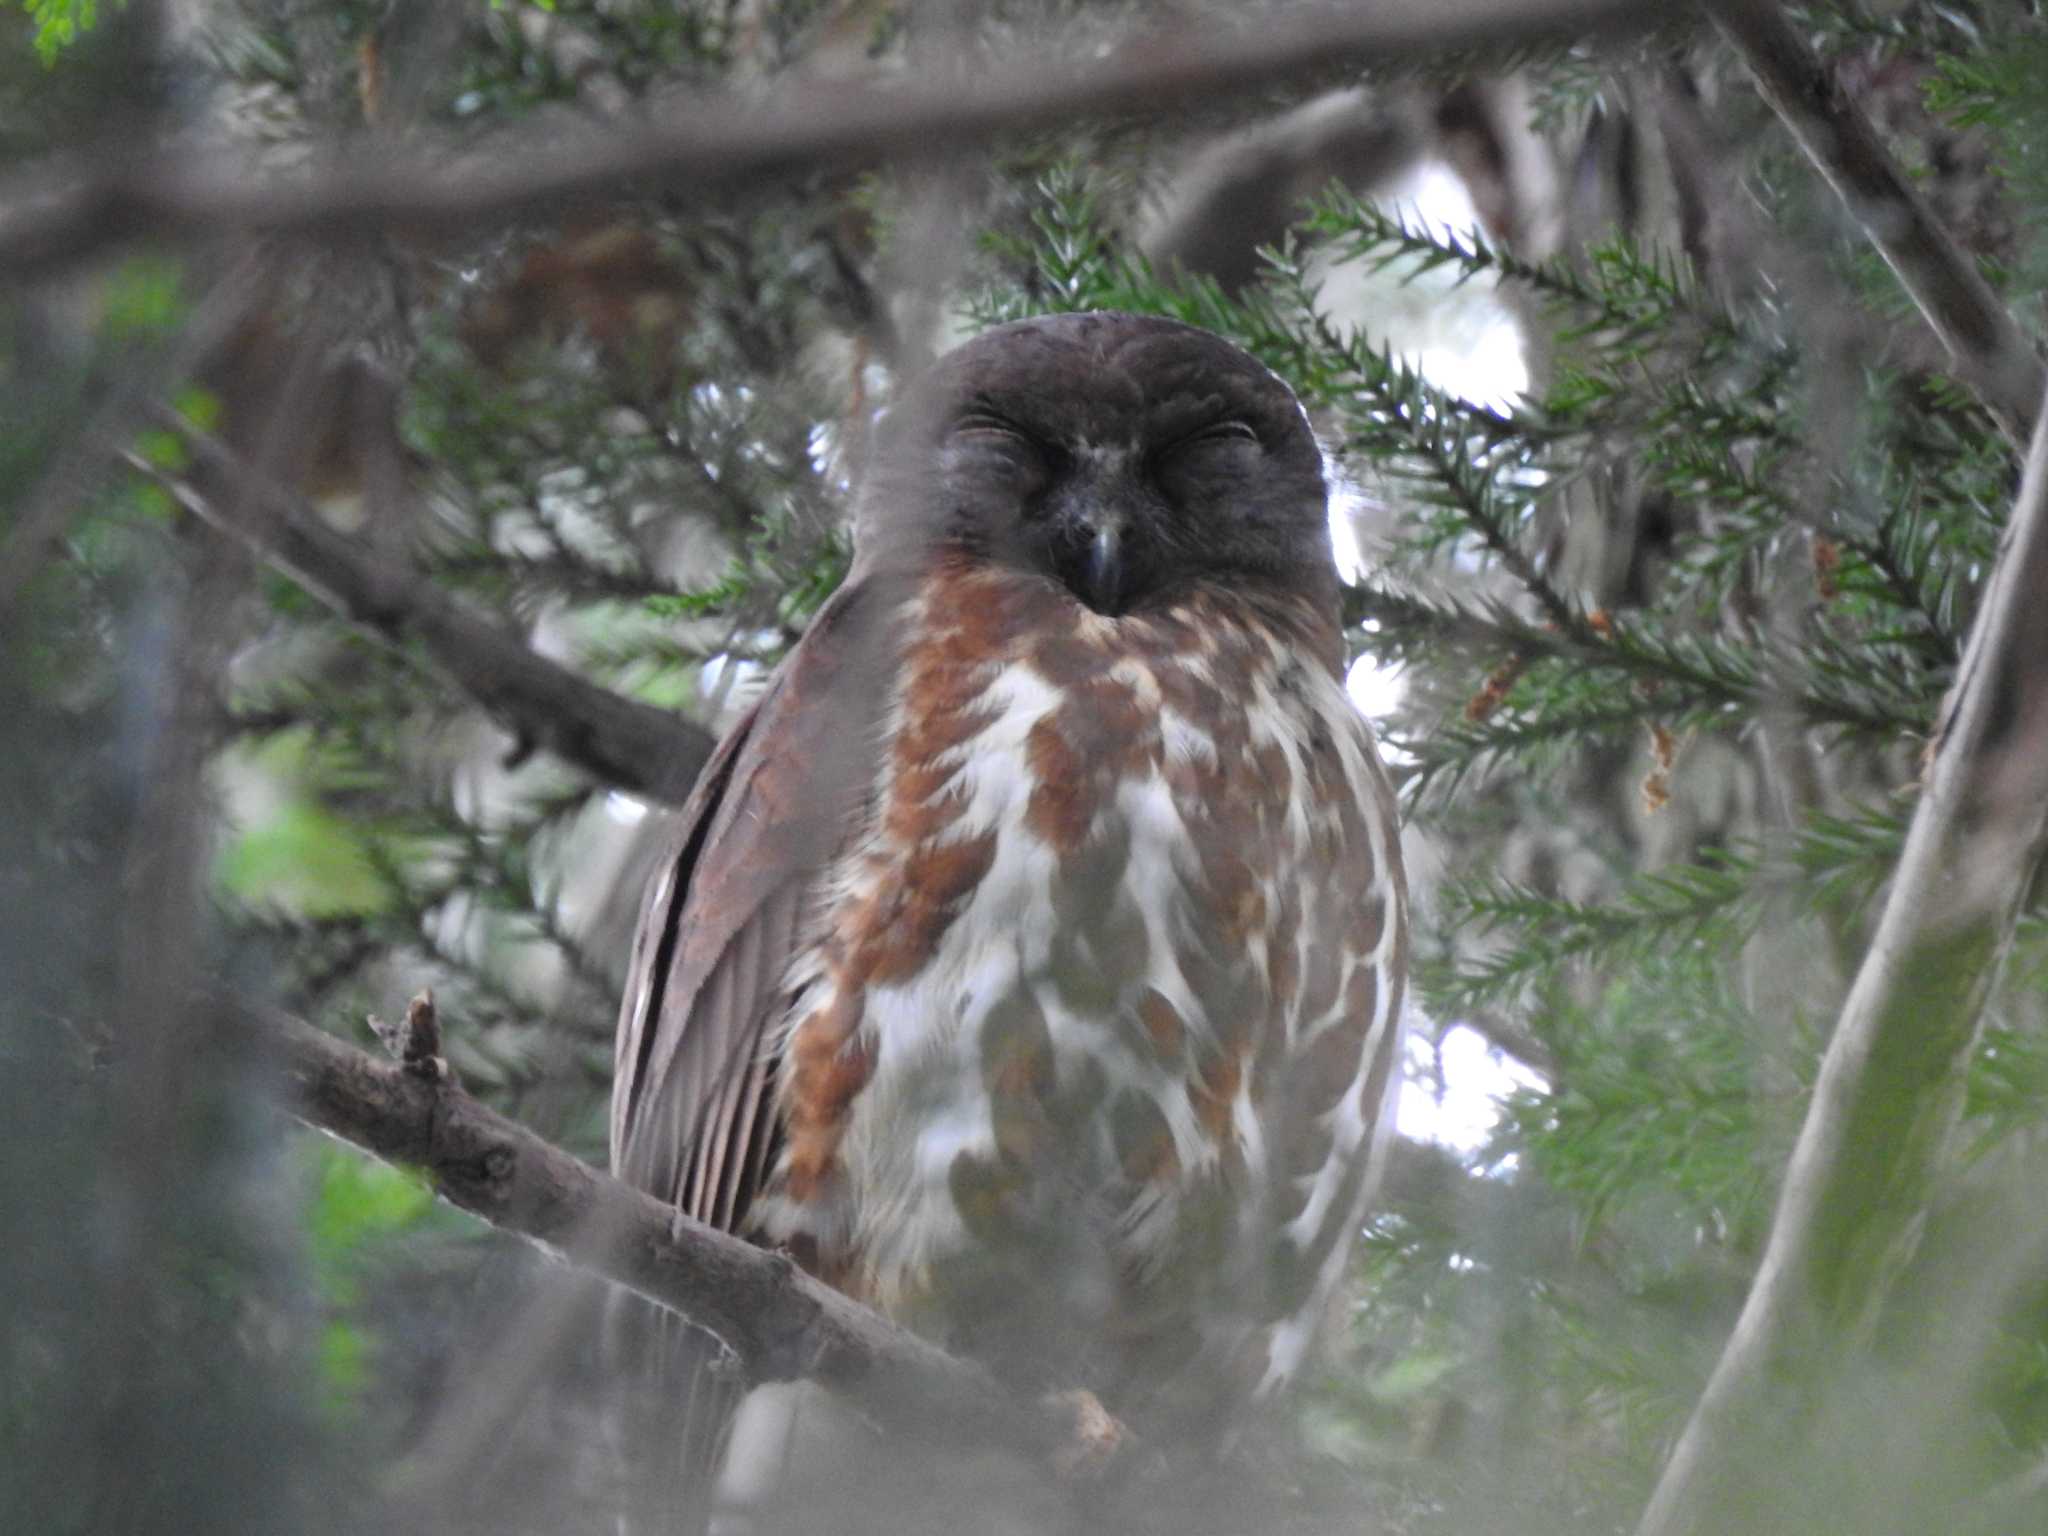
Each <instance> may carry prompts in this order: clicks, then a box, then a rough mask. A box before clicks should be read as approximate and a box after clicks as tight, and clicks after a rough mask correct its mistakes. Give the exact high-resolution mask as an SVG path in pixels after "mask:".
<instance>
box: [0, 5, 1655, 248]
mask: <svg viewBox="0 0 2048 1536" xmlns="http://www.w3.org/2000/svg"><path fill="white" fill-rule="evenodd" d="M1685 9H1688V7H1685V6H1657V7H1648V6H1643V5H1641V4H1638V3H1637V0H1431V3H1430V4H1427V5H1420V4H1407V3H1399V0H1394V3H1389V0H1381V3H1378V4H1372V5H1349V6H1337V5H1318V6H1312V7H1309V8H1307V9H1305V10H1296V11H1291V12H1287V11H1283V12H1282V13H1281V14H1279V15H1273V16H1267V17H1263V18H1261V20H1260V24H1259V25H1258V26H1257V27H1256V28H1245V29H1237V28H1232V27H1228V26H1217V27H1212V28H1205V29H1193V28H1186V27H1179V28H1173V29H1165V28H1162V29H1158V30H1154V31H1152V32H1149V33H1146V34H1143V35H1141V36H1139V37H1137V38H1136V39H1134V40H1133V41H1131V42H1130V43H1128V44H1127V45H1125V46H1124V47H1121V48H1119V49H1117V50H1116V51H1115V52H1113V53H1112V54H1110V55H1109V56H1108V57H1107V58H1104V59H1100V60H1097V61H1092V62H1087V63H1082V64H1080V65H1078V67H1077V66H1076V63H1075V61H1074V60H1073V59H1071V58H1067V57H1047V56H1045V55H1040V56H1038V57H1035V58H1025V59H1020V60H1018V61H1017V62H1015V63H1012V64H1010V65H1007V66H1005V67H1003V68H1001V69H998V70H995V71H991V72H990V73H988V74H985V75H982V76H981V77H979V78H978V79H976V80H975V81H974V82H973V83H972V86H971V88H970V89H963V88H961V87H960V86H959V85H958V84H956V83H953V82H952V81H950V80H948V79H945V78H943V77H939V78H934V79H929V80H927V79H920V78H917V77H911V78H907V79H894V80H890V81H888V82H885V83H879V84H875V85H865V86H853V87H839V86H834V85H829V84H827V83H825V82H822V81H818V80H815V79H812V80H804V81H797V82H793V83H792V84H790V85H789V86H786V87H784V88H783V89H782V90H781V91H779V92H777V93H775V94H772V95H768V96H765V97H762V98H759V99H757V100H755V101H752V102H749V101H746V100H743V99H738V98H735V97H732V96H715V95H703V96H697V97H694V98H691V99H690V100H688V101H685V102H684V103H682V104H681V105H679V106H676V107H674V108H671V109H669V110H667V111H665V112H663V113H662V114H661V115H659V116H658V117H656V118H654V119H652V120H651V121H649V122H648V123H647V125H646V126H645V127H644V128H642V129H640V130H638V131H635V132H630V133H623V134H614V135H609V136H605V137H602V138H593V139H590V140H587V141H585V142H582V143H579V144H574V145H570V146H568V147H564V146H563V145H562V143H561V132H560V129H559V127H558V126H556V125H553V124H549V125H547V126H544V127H537V128H533V129H527V130H523V131H519V132H514V133H511V134H507V135H506V136H505V137H503V138H502V139H500V140H499V141H498V143H497V145H496V148H495V152H494V153H493V154H492V155H491V157H490V160H489V162H488V163H485V164H478V163H476V161H475V160H474V159H473V158H472V159H471V160H470V161H469V162H468V163H462V164H455V163H451V162H450V160H449V158H448V157H447V156H446V155H442V156H439V157H433V156H424V157H415V156H406V155H401V154H397V153H393V154H390V155H378V156H374V157H367V156H357V157H355V158H353V159H348V160H343V159H330V160H329V161H327V163H326V164H325V165H324V166H323V167H322V168H321V169H320V170H319V171H318V172H317V173H316V174H314V175H311V176H293V177H265V176H260V175H252V174H251V170H250V167H249V164H248V162H247V160H246V159H245V158H243V157H239V156H232V155H221V154H208V153H205V152H202V151H199V150H195V149H194V148H192V147H191V146H189V145H181V146H178V147H177V148H176V149H174V150H171V151H167V152H162V153H155V154H147V155H137V154H135V153H134V146H133V145H131V144H123V145H122V146H120V149H119V151H118V157H109V158H107V159H104V160H100V161H96V162H91V163H87V164H84V165H80V164H78V163H77V162H72V163H70V164H67V165H63V166H60V167H55V168H48V167H46V168H44V169H43V171H42V172H41V173H40V174H37V175H34V176H32V177H29V178H25V179H18V180H15V181H13V182H12V183H10V184H7V185H5V186H0V209H5V210H11V212H9V213H8V214H7V215H6V216H4V217H0V271H5V272H9V273H11V274H13V275H15V276H16V277H26V276H31V275H34V274H37V273H42V272H48V271H51V270H54V269H57V268H61V267H64V266H67V265H70V264H72V263H75V262H77V261H80V260H82V259H84V258H85V257H87V256H90V255H92V254H94V253H96V252H99V251H102V250H104V249H106V248H107V247H109V246H111V245H115V244H118V243H123V242H126V241H130V240H136V239H145V238H146V239H152V240H179V241H191V240H214V239H218V238H220V237H221V236H223V235H236V234H244V235H247V234H257V233H269V234H290V235H299V236H305V237H312V238H323V237H327V238H331V237H333V236H336V235H340V234H344V233H360V232H362V231H363V230H365V229H367V228H372V227H380V226H381V227H385V228H393V227H402V228H404V229H405V230H407V231H409V232H410V233H412V234H415V235H421V234H435V233H448V234H469V233H474V231H475V230H476V228H477V227H478V226H479V225H483V224H487V223H490V222H493V221H503V220H507V219H512V218H517V217H520V216H523V215H529V214H534V213H538V212H541V211H544V210H556V211H559V210H560V209H561V208H563V207H564V206H566V205H571V204H575V203H579V202H588V201H590V200H593V199H598V198H606V197H616V196H620V195H623V194H627V193H631V192H634V191H651V190H655V189H661V190H665V191H668V192H670V193H677V192H684V191H689V192H694V193H706V192H719V191H731V190H734V189H742V188H751V187H755V186H759V185H761V184H762V183H763V182H765V181H772V180H776V179H780V178H786V177H790V176H795V175H799V174H802V173H805V172H809V171H815V170H819V169H828V168H835V167H846V166H852V165H859V164H864V163H867V162H870V161H872V160H875V159H878V158H884V157H888V156H899V155H910V156H915V155H928V154H930V153H932V152H933V149H934V147H935V146H939V147H942V148H943V149H944V151H945V152H947V153H954V152H957V151H958V150H959V149H961V148H962V147H963V146H966V145H971V144H975V143H980V142H985V141H987V140H989V139H991V138H994V137H996V136H998V135H1001V134H1006V133H1025V132H1034V131H1039V130H1044V129H1053V128H1061V127H1065V126H1069V125H1071V124H1072V123H1073V122H1074V121H1075V120H1076V119H1078V118H1089V117H1099V116H1103V115H1105V114H1116V115H1130V114H1143V113H1148V112H1156V111H1160V110H1163V109H1165V108H1169V107H1173V106H1176V105H1180V104H1183V103H1188V102H1198V103H1201V104H1202V105H1203V106H1205V107H1207V106H1213V105H1214V103H1215V101H1216V100H1217V99H1218V98H1219V97H1223V96H1227V95H1231V94H1242V93H1244V92H1248V91H1255V90H1260V89H1265V88H1270V87H1273V86H1277V85H1282V84H1285V83H1287V82H1288V81H1290V80H1297V79H1299V78H1301V77H1302V76H1304V75H1314V74H1318V73H1332V72H1337V71H1342V70H1345V69H1355V68H1358V67H1360V66H1365V65H1372V66H1377V67H1388V66H1397V65H1400V64H1404V63H1407V64H1412V63H1415V62H1417V61H1420V60H1424V59H1428V58H1433V57H1438V56H1441V55H1442V54H1443V53H1445V52H1447V51H1456V50H1476V49H1487V50H1494V51H1499V50H1509V49H1514V48H1516V47H1528V46H1533V45H1537V44H1541V43H1545V42H1569V41H1575V40H1579V39H1583V38H1588V37H1599V36H1611V35H1618V34H1622V33H1626V32H1632V31H1642V30H1644V29H1646V28H1647V27H1649V26H1651V25H1655V24H1662V23H1665V22H1668V21H1669V20H1670V19H1671V18H1672V16H1673V14H1674V12H1683V11H1684V10H1685Z"/></svg>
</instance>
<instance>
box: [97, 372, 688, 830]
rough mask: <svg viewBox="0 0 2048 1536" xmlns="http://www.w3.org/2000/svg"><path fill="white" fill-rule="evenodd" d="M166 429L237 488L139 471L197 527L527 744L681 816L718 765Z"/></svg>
mask: <svg viewBox="0 0 2048 1536" xmlns="http://www.w3.org/2000/svg"><path fill="white" fill-rule="evenodd" d="M162 419H163V421H164V424H165V425H166V426H169V427H171V428H172V429H173V430H175V431H178V432H180V433H182V434H183V435H184V436H185V438H186V439H187V440H188V441H189V442H190V443H191V445H192V450H193V455H194V458H195V461H196V463H197V464H198V465H199V466H200V467H201V468H203V469H205V470H207V471H208V472H210V473H211V474H213V475H214V476H216V477H218V478H219V479H220V480H221V481H222V482H223V483H225V484H226V485H227V486H229V487H230V488H232V491H233V494H231V495H226V496H220V497H213V496H209V495H207V494H206V493H205V492H204V491H202V490H201V489H199V487H198V486H196V485H194V484H193V483H192V482H190V481H187V480H182V479H177V478H175V477H171V476H167V475H165V474H164V473H163V472H162V471H161V470H160V469H157V468H156V467H154V466H152V465H150V464H148V463H147V462H144V461H140V460H133V459H131V462H133V463H134V464H135V467H136V468H137V469H139V470H141V471H142V472H143V473H145V474H148V475H150V476H152V477H153V478H155V479H156V480H158V482H159V483H161V484H162V485H164V486H165V487H166V489H168V490H169V491H170V492H171V494H172V495H174V496H175V497H176V498H177V499H178V501H179V503H180V504H181V505H183V506H184V507H185V508H186V509H188V510H189V511H191V512H192V513H193V514H194V515H195V516H197V517H199V518H201V519H203V520H204V521H205V522H206V523H208V524H209V525H211V526H212V527H214V528H217V529H219V530H220V531H221V532H223V533H225V534H228V535H230V536H232V537H233V538H235V539H237V540H239V541H240V542H242V543H243V544H245V545H247V546H248V547H249V548H251V549H253V550H254V551H255V552H256V553H257V554H258V555H260V556H261V557H262V558H263V559H265V560H266V561H268V562H269V563H270V564H272V565H274V566H276V567H277V568H278V569H279V570H281V571H283V572H284V573H285V574H286V575H288V576H290V577H291V578H292V579H293V580H294V581H296V582H298V583H299V584H300V585H301V586H303V587H305V588H306V590H307V591H309V592H311V593H312V594H313V595H314V596H316V597H317V598H319V599H320V601H322V602H323V603H325V604H327V606H328V607H330V608H332V609H333V610H334V611H335V612H336V613H338V614H340V615H341V616H342V617H344V618H346V619H351V620H353V621H355V622H356V623H358V624H361V625H363V626H364V627H365V628H367V629H369V630H371V631H373V632H374V633H376V634H378V635H380V636H382V637H383V638H384V639H386V640H389V641H391V642H393V643H394V644H399V643H403V642H404V641H406V640H416V641H418V642H419V644H420V646H421V647H422V649H424V650H425V652H426V653H427V655H428V656H429V657H430V658H431V659H432V660H433V662H434V663H435V664H436V665H437V666H438V667H439V668H440V669H441V670H442V671H444V672H445V673H447V675H448V676H449V677H450V678H451V679H453V681H454V682H455V684H456V685H457V686H458V687H460V688H461V689H462V690H463V691H464V692H466V693H467V694H469V696H470V697H471V698H473V699H475V700H476V702H477V703H478V704H480V705H482V706H483V707H484V708H485V709H486V710H488V711H490V713H491V714H492V715H494V716H496V717H497V718H498V719H499V720H500V721H502V722H503V723H504V724H505V725H506V726H508V727H509V728H510V729H511V730H512V731H514V732H515V733H516V734H517V735H518V737H519V738H520V740H521V741H522V742H525V743H531V744H533V745H535V746H539V747H545V748H546V749H548V750H549V751H551V752H554V753H556V754H557V755H558V756H560V757H562V758H563V759H564V760H566V761H568V762H571V763H574V764H576V765H577V766H578V767H580V768H583V769H586V770H588V771H589V772H591V773H593V774H595V775H597V776H598V777H599V778H600V779H602V780H604V781H605V782H607V783H610V784H616V785H617V786H619V787H620V788H621V789H628V790H632V791H634V792H635V793H638V794H643V795H647V796H650V797H651V798H653V799H656V800H662V801H667V802H669V803H670V804H680V803H681V802H682V801H683V800H684V799H685V798H687V797H688V795H689V792H690V787H691V785H693V784H694V783H695V782H696V779H697V772H698V770H699V769H700V768H702V767H703V766H704V763H705V761H706V759H708V758H709V757H710V755H711V748H712V745H713V743H712V738H711V734H710V732H708V731H706V730H705V729H704V728H703V727H702V726H700V725H697V724H696V723H694V722H693V721H690V720H686V719H684V718H683V717H682V716H680V715H674V714H670V713H668V712H667V711H665V710H659V709H655V708H654V707H653V706H651V705H647V704H642V703H639V702H637V701H636V700H633V699H628V698H624V697H622V696H621V695H619V694H616V693H613V692H612V691H611V690H610V689H608V688H603V687H600V686H599V685H598V684H596V683H593V682H591V681H589V680H588V679H587V678H583V677H579V676H577V675H576V674H575V673H574V672H571V671H570V670H569V669H568V668H567V667H564V666H562V665H561V664H560V663H558V662H554V661H550V660H549V659H548V658H547V657H545V656H542V655H539V654H538V653H537V652H535V651H534V650H533V649H532V648H531V647H529V646H527V645H525V644H524V643H522V642H521V641H520V640H519V639H518V638H517V637H516V636H514V635H511V634H508V633H507V632H505V631H504V630H502V629H500V628H498V627H497V626H495V625H493V624H490V623H488V622H487V621H485V620H484V619H481V618H479V617H478V616H476V615H475V614H473V613H471V612H469V611H468V610H467V609H466V608H464V607H463V606H462V605H460V604H459V603H457V602H456V601H454V600H453V599H451V598H450V597H449V596H448V595H447V594H446V593H444V592H442V591H440V590H439V589H438V588H437V587H436V586H435V585H434V583H433V582H432V581H431V580H430V579H429V578H427V577H426V576H424V575H422V574H420V573H419V572H418V571H414V570H411V569H409V568H405V567H400V566H397V565H394V564H392V563H390V562H388V561H385V560H381V559H379V558H378V557H377V556H375V555H374V554H372V553H371V552H370V551H369V550H368V549H367V548H365V547H364V546H363V545H362V544H360V543H358V542H357V541H356V540H354V539H351V538H349V537H348V536H347V535H345V534H342V533H340V532H337V531H336V530H335V529H333V528H331V527H329V526H328V524H327V523H326V522H325V520H323V519H322V518H321V516H320V514H319V513H318V512H317V511H316V510H314V509H313V508H312V507H311V506H309V505H307V504H306V503H305V501H304V500H303V499H302V498H300V497H298V496H297V495H295V494H294V493H292V492H290V491H287V490H285V489H284V488H283V487H281V486H279V485H276V484H275V483H273V482H271V481H269V480H268V479H266V478H265V477H263V476H261V475H260V474H258V473H257V472H256V471H255V470H254V469H252V468H251V467H250V466H249V465H248V464H246V463H244V462H243V461H242V460H241V459H240V458H239V457H238V456H237V455H236V454H235V453H234V452H233V451H232V450H230V449H229V448H227V447H226V446H224V445H223V444H222V443H220V442H219V441H218V440H217V439H215V438H212V437H209V436H208V435H206V434H205V433H202V432H198V431H195V430H194V429H193V427H192V424H191V423H190V422H188V421H186V420H184V419H183V418H182V417H178V416H174V415H171V414H169V413H164V414H163V417H162Z"/></svg>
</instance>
